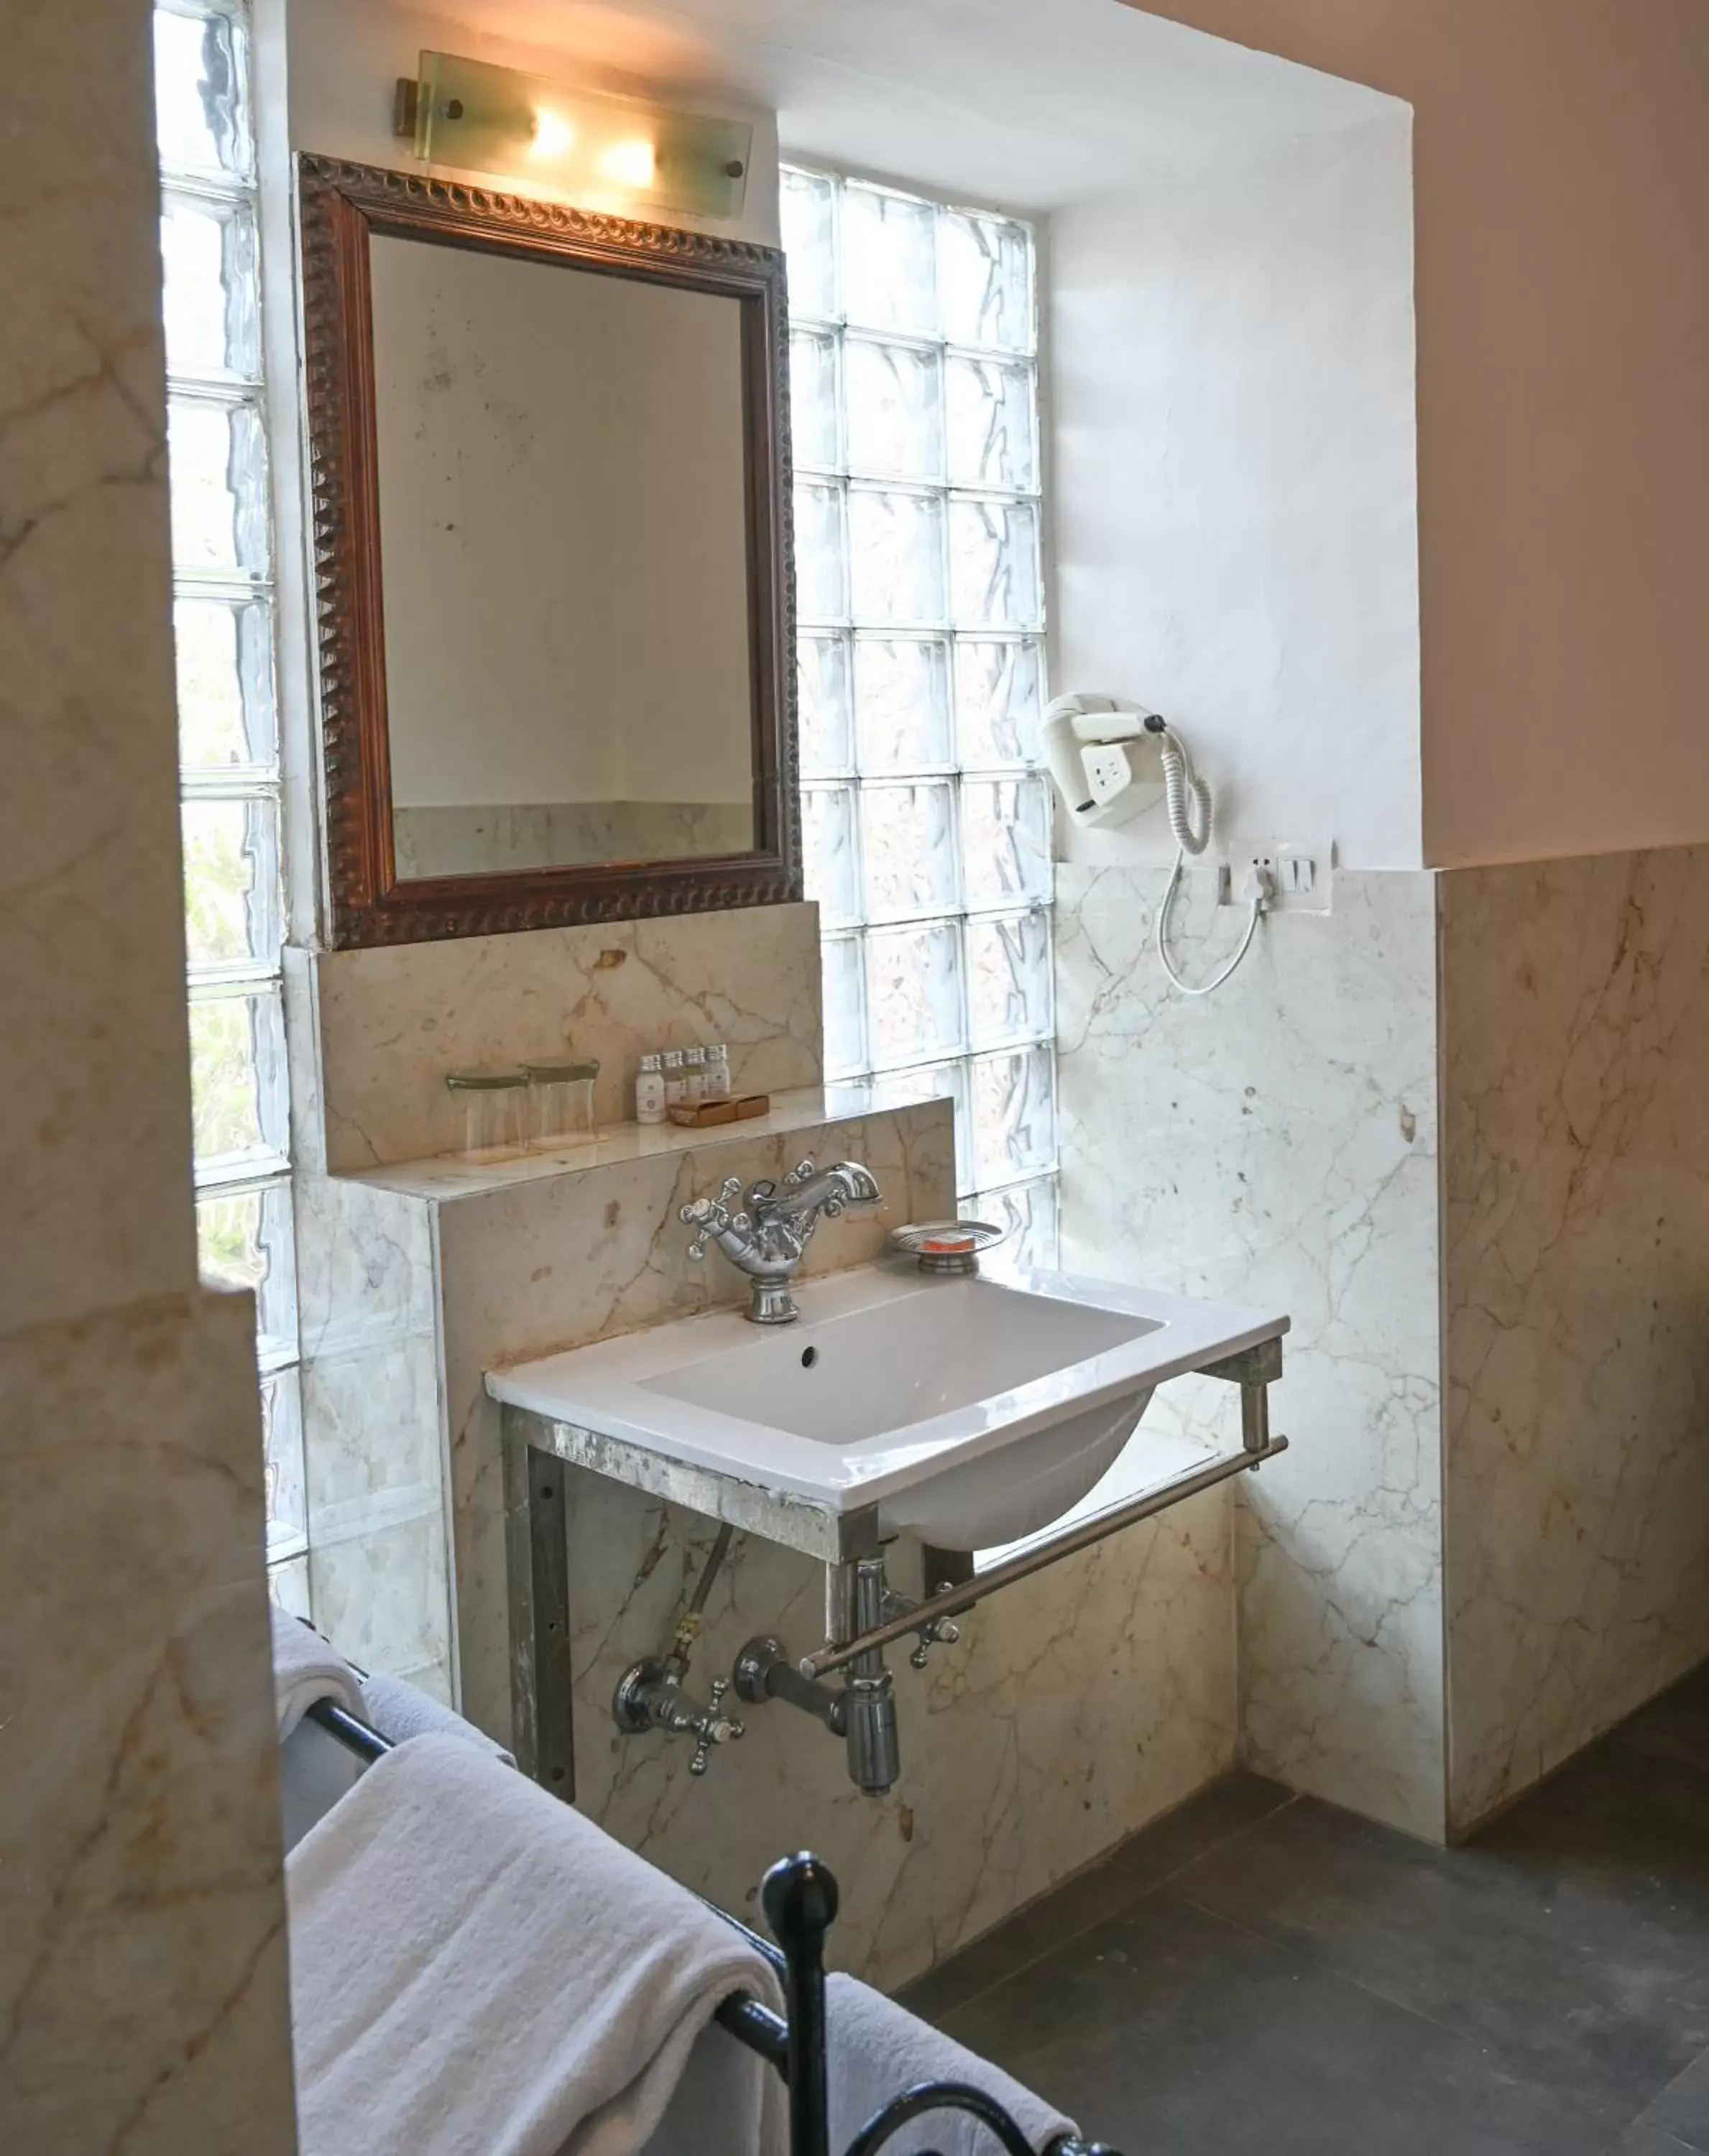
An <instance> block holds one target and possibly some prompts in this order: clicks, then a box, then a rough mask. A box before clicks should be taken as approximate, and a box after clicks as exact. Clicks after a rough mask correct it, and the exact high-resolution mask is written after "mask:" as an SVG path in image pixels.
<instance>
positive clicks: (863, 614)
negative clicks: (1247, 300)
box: [783, 167, 1056, 1263]
mask: <svg viewBox="0 0 1709 2156" xmlns="http://www.w3.org/2000/svg"><path fill="white" fill-rule="evenodd" d="M783 244H784V247H785V249H786V250H787V252H788V267H789V315H790V340H791V349H792V367H791V403H792V406H793V427H794V458H795V562H796V580H797V592H796V603H797V610H798V621H799V638H800V703H801V748H802V773H803V822H804V826H805V835H806V851H807V878H808V896H810V897H812V898H814V899H817V900H818V901H819V911H820V926H821V931H822V934H823V937H824V1003H825V1055H826V1072H827V1076H828V1077H829V1078H833V1079H848V1078H856V1079H859V1078H877V1077H882V1078H885V1079H889V1080H898V1081H903V1082H905V1083H906V1084H907V1085H908V1086H917V1088H918V1089H919V1090H920V1091H922V1092H947V1093H950V1094H952V1096H953V1097H954V1099H955V1102H956V1120H957V1130H958V1132H959V1133H960V1142H959V1148H958V1158H957V1180H958V1182H959V1184H960V1188H961V1195H962V1203H963V1205H964V1207H967V1206H971V1207H973V1209H976V1210H977V1211H978V1212H979V1213H980V1214H982V1215H983V1217H985V1218H988V1219H996V1220H998V1221H1000V1222H1006V1223H1008V1224H1009V1225H1010V1226H1011V1227H1013V1228H1014V1229H1015V1230H1016V1231H1017V1240H1018V1242H1019V1246H1020V1248H1021V1250H1023V1252H1024V1254H1025V1255H1028V1256H1029V1257H1031V1258H1033V1259H1034V1261H1035V1262H1039V1263H1050V1262H1053V1261H1054V1256H1055V1240H1056V1234H1055V1231H1056V1211H1055V1208H1056V1186H1055V1166H1056V1127H1055V1059H1054V1050H1053V1045H1052V1040H1053V1032H1054V1024H1053V1013H1052V1009H1051V949H1050V898H1051V883H1050V798H1049V794H1048V792H1047V790H1046V781H1045V780H1044V778H1043V777H1042V776H1041V775H1040V773H1039V770H1038V768H1037V757H1036V728H1037V722H1038V718H1039V711H1040V708H1041V705H1042V701H1043V696H1044V577H1043V569H1042V564H1041V548H1040V539H1041V533H1040V505H1039V377H1038V332H1037V295H1036V291H1035V284H1036V258H1035V251H1034V239H1033V234H1032V231H1031V229H1030V228H1029V227H1028V226H1027V225H1025V224H1024V223H1019V222H1018V221H1016V220H1014V219H1012V218H998V217H993V216H988V215H984V214H982V213H976V212H973V211H970V210H963V209H957V208H950V207H948V206H947V205H945V204H942V203H936V202H931V201H927V200H926V199H924V198H921V197H920V196H917V195H912V194H906V193H899V192H897V191H896V190H895V189H894V188H889V187H873V186H869V185H867V184H865V182H860V181H856V180H851V179H845V178H843V177H839V175H836V174H834V173H827V172H811V171H808V170H805V169H803V168H800V167H785V169H784V172H783Z"/></svg>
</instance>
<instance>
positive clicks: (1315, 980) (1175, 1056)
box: [1057, 865, 1444, 1838]
mask: <svg viewBox="0 0 1709 2156" xmlns="http://www.w3.org/2000/svg"><path fill="white" fill-rule="evenodd" d="M1165 874H1166V872H1165V871H1164V870H1161V869H1159V870H1152V869H1140V870H1127V869H1113V868H1111V869H1102V870H1092V869H1088V868H1085V867H1082V866H1078V865H1065V866H1063V867H1060V868H1059V870H1058V872H1057V975H1058V1009H1059V1014H1060V1016H1059V1025H1058V1034H1059V1070H1060V1086H1061V1101H1062V1158H1063V1190H1062V1219H1063V1262H1064V1264H1065V1265H1066V1266H1067V1267H1069V1268H1070V1270H1081V1271H1085V1272H1088V1273H1094V1274H1098V1273H1101V1274H1105V1275H1108V1276H1114V1277H1118V1278H1120V1277H1125V1278H1129V1279H1133V1280H1139V1281H1153V1282H1155V1283H1157V1284H1158V1285H1161V1286H1168V1287H1170V1288H1173V1289H1177V1290H1178V1291H1182V1292H1183V1293H1187V1294H1204V1295H1214V1296H1228V1297H1230V1298H1232V1299H1234V1300H1237V1301H1254V1302H1260V1303H1264V1304H1266V1305H1269V1304H1275V1303H1280V1305H1281V1306H1283V1307H1284V1308H1286V1309H1287V1310H1288V1311H1290V1312H1291V1314H1292V1317H1293V1322H1294V1329H1293V1332H1292V1333H1291V1337H1289V1339H1288V1341H1287V1342H1286V1374H1285V1376H1284V1378H1283V1379H1282V1382H1281V1383H1280V1386H1279V1387H1278V1388H1277V1389H1276V1398H1275V1404H1274V1414H1275V1427H1276V1428H1277V1429H1279V1430H1282V1431H1284V1432H1286V1434H1287V1435H1289V1436H1290V1437H1291V1440H1292V1441H1293V1447H1294V1449H1293V1450H1292V1451H1291V1452H1290V1454H1289V1455H1288V1456H1287V1457H1286V1459H1284V1460H1280V1461H1277V1462H1276V1463H1275V1465H1274V1466H1271V1467H1269V1468H1266V1469H1265V1471H1264V1472H1263V1474H1262V1476H1260V1477H1255V1478H1246V1479H1245V1480H1243V1481H1242V1482H1241V1483H1240V1485H1239V1494H1238V1496H1232V1497H1230V1499H1229V1502H1230V1504H1231V1506H1232V1508H1233V1511H1234V1520H1235V1526H1236V1536H1237V1541H1236V1551H1237V1554H1236V1567H1237V1574H1238V1589H1239V1598H1238V1608H1239V1670H1240V1676H1239V1751H1240V1756H1241V1757H1242V1758H1243V1759H1245V1761H1246V1762H1247V1763H1249V1764H1250V1765H1251V1766H1253V1767H1255V1768H1258V1769H1259V1770H1260V1772H1263V1773H1265V1774H1273V1775H1275V1776H1276V1777H1277V1778H1278V1779H1281V1780H1283V1781H1286V1782H1287V1783H1288V1784H1290V1785H1291V1787H1294V1788H1296V1789H1303V1790H1307V1791H1310V1792H1311V1793H1312V1794H1316V1795H1320V1796H1322V1797H1326V1798H1328V1799H1331V1800H1332V1801H1334V1802H1337V1803H1339V1804H1347V1805H1350V1806H1352V1807H1353V1808H1354V1809H1358V1810H1361V1811H1364V1812H1366V1813H1368V1814H1370V1815H1373V1816H1374V1817H1377V1818H1379V1819H1383V1820H1388V1821H1390V1822H1392V1823H1393V1824H1394V1825H1398V1826H1401V1827H1404V1828H1407V1829H1409V1830H1411V1831H1413V1832H1415V1833H1419V1834H1422V1835H1430V1836H1433V1837H1436V1838H1440V1835H1442V1833H1443V1831H1444V1815H1443V1774H1444V1764H1443V1741H1442V1704H1443V1702H1442V1609H1441V1597H1440V1570H1441V1552H1442V1526H1441V1519H1440V1368H1439V1363H1440V1356H1439V1343H1438V1334H1437V1310H1438V1285H1437V1162H1436V1134H1435V1123H1436V1070H1435V1056H1436V1035H1435V1003H1434V993H1435V990H1434V974H1435V948H1434V879H1433V878H1432V877H1430V876H1429V875H1424V874H1416V875H1411V874H1392V875H1348V874H1342V875H1338V876H1337V880H1336V885H1335V894H1334V911H1333V913H1332V914H1328V915H1294V916H1286V915H1285V916H1279V917H1276V918H1274V919H1272V920H1271V921H1270V922H1268V923H1267V924H1266V925H1265V928H1264V929H1263V930H1262V931H1261V932H1260V937H1259V940H1258V942H1257V943H1256V944H1255V947H1254V949H1253V952H1252V954H1251V956H1250V957H1249V958H1248V960H1247V961H1246V962H1245V966H1244V967H1243V968H1241V969H1240V971H1239V973H1237V974H1236V975H1235V977H1234V979H1233V980H1232V981H1231V982H1230V983H1229V984H1228V985H1227V986H1226V987H1225V988H1222V989H1221V990H1219V992H1218V993H1216V994H1215V995H1214V996H1211V997H1209V998H1204V999H1203V1000H1202V1001H1201V1000H1196V999H1195V1000H1188V998H1183V997H1182V996H1180V995H1178V994H1177V993H1175V992H1174V991H1173V990H1172V989H1170V988H1168V984H1167V983H1166V982H1165V981H1164V979H1163V977H1162V973H1161V971H1160V969H1159V968H1158V965H1157V958H1156V955H1155V952H1154V951H1153V950H1152V934H1153V923H1154V917H1155V909H1156V907H1157V904H1158V902H1159V901H1160V900H1161V898H1162V890H1163V884H1164V880H1165ZM1195 897H1196V900H1197V903H1196V904H1195V905H1194V906H1191V907H1183V908H1181V909H1180V911H1179V914H1178V924H1177V925H1178V942H1179V944H1180V947H1181V948H1182V951H1183V959H1184V962H1185V963H1186V964H1187V965H1188V968H1190V969H1191V971H1192V972H1193V973H1199V972H1203V971H1204V970H1206V969H1207V968H1209V967H1210V966H1211V965H1212V964H1213V962H1219V959H1220V957H1221V956H1222V955H1223V954H1224V947H1225V946H1226V944H1227V942H1228V939H1229V924H1230V920H1231V918H1232V916H1231V915H1230V914H1229V911H1227V910H1224V911H1222V912H1221V913H1220V914H1219V915H1218V914H1216V913H1214V912H1213V911H1212V910H1211V909H1209V907H1208V906H1203V893H1202V892H1200V893H1198V894H1195ZM1200 906H1203V911H1200V910H1199V908H1200ZM1150 1413H1151V1414H1152V1416H1153V1417H1157V1416H1158V1415H1162V1416H1164V1417H1179V1418H1181V1419H1183V1421H1185V1422H1186V1423H1188V1424H1193V1423H1195V1422H1197V1421H1198V1419H1200V1418H1202V1417H1209V1416H1215V1417H1218V1418H1219V1419H1222V1420H1221V1421H1220V1422H1219V1426H1225V1419H1226V1417H1227V1415H1228V1414H1229V1403H1228V1399H1227V1389H1226V1388H1225V1387H1221V1386H1218V1385H1215V1384H1214V1383H1209V1382H1207V1381H1198V1383H1197V1384H1196V1385H1190V1384H1183V1385H1181V1386H1178V1387H1171V1388H1169V1389H1168V1391H1166V1392H1165V1393H1163V1394H1160V1395H1159V1397H1158V1399H1157V1400H1156V1401H1155V1402H1154V1403H1153V1404H1152V1409H1151V1410H1150Z"/></svg>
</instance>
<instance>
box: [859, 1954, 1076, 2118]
mask: <svg viewBox="0 0 1709 2156" xmlns="http://www.w3.org/2000/svg"><path fill="white" fill-rule="evenodd" d="M825 2021H826V2046H825V2048H826V2053H827V2058H826V2066H827V2070H828V2072H829V2080H830V2097H831V2146H832V2148H847V2147H848V2145H849V2143H850V2142H851V2141H852V2140H853V2139H854V2136H855V2135H856V2134H857V2133H859V2132H860V2129H861V2128H862V2127H863V2126H865V2123H866V2122H867V2120H868V2119H870V2117H872V2116H873V2114H874V2113H875V2112H878V2111H881V2110H882V2109H883V2108H884V2107H885V2104H887V2103H888V2102H890V2099H891V2098H892V2097H898V2096H900V2095H901V2093H902V2092H903V2090H904V2089H911V2088H913V2087H916V2086H917V2085H918V2084H919V2083H920V2082H972V2084H973V2087H975V2088H977V2089H978V2090H980V2091H982V2092H983V2093H984V2094H985V2095H986V2096H988V2097H995V2099H996V2100H997V2102H998V2103H1000V2104H1001V2105H1002V2106H1003V2108H1004V2110H1005V2111H1007V2112H1008V2114H1009V2115H1010V2117H1012V2118H1013V2119H1014V2123H1015V2124H1016V2125H1017V2126H1018V2127H1019V2128H1020V2130H1021V2132H1022V2133H1024V2135H1025V2136H1026V2138H1027V2140H1028V2141H1029V2143H1030V2144H1031V2145H1032V2147H1034V2148H1038V2149H1044V2148H1049V2147H1050V2143H1052V2142H1053V2141H1056V2140H1060V2138H1062V2137H1063V2136H1064V2135H1067V2134H1078V2133H1079V2131H1080V2128H1078V2127H1077V2126H1076V2125H1075V2123H1074V2121H1073V2120H1072V2119H1071V2118H1065V2117H1063V2115H1062V2113H1061V2112H1060V2111H1058V2110H1056V2109H1055V2107H1054V2106H1052V2105H1050V2104H1048V2103H1046V2102H1044V2099H1043V2097H1036V2096H1034V2094H1033V2092H1032V2091H1031V2090H1030V2089H1025V2088H1023V2087H1021V2085H1020V2083H1019V2082H1017V2081H1011V2080H1010V2079H1009V2077H1008V2075H1007V2074H1005V2073H1003V2071H1001V2070H1000V2069H999V2068H998V2067H996V2066H993V2065H992V2064H991V2063H990V2061H988V2060H986V2059H982V2058H981V2057H980V2056H978V2053H977V2052H974V2051H965V2050H963V2048H962V2046H961V2045H959V2044H957V2043H955V2042H954V2041H952V2039H951V2038H949V2037H947V2036H943V2035H939V2034H938V2032H937V2030H936V2029H934V2028H932V2027H931V2025H929V2024H928V2023H926V2022H924V2021H922V2020H920V2018H919V2017H918V2015H913V2014H910V2013H909V2012H908V2010H907V2009H906V2007H904V2006H898V2005H896V2001H895V2000H894V1999H886V1998H885V1996H884V1994H882V1992H878V1991H874V1990H873V1989H871V1988H870V1985H867V1984H860V1983H858V1982H857V1981H856V1980H855V1979H854V1977H852V1976H841V1975H834V1976H831V1977H829V1978H828V1979H826V1983H825ZM904 2138H905V2140H906V2136H905V2137H904ZM913 2138H914V2140H915V2141H917V2142H919V2143H921V2145H922V2146H925V2147H929V2148H932V2149H934V2150H936V2151H937V2152H938V2156H992V2151H993V2148H995V2146H996V2144H995V2143H994V2142H993V2139H992V2138H991V2133H990V2129H989V2128H988V2127H984V2126H982V2125H980V2124H979V2123H978V2120H977V2119H974V2118H972V2117H969V2116H968V2114H967V2112H964V2111H962V2112H957V2111H934V2112H926V2113H924V2114H922V2116H921V2119H920V2122H919V2123H918V2124H917V2125H916V2127H915V2128H914V2131H913Z"/></svg>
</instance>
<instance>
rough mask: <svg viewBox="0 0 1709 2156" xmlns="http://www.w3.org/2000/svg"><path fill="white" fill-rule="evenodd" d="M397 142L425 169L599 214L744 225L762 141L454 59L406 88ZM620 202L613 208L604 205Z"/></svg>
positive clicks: (739, 126) (738, 126)
mask: <svg viewBox="0 0 1709 2156" xmlns="http://www.w3.org/2000/svg"><path fill="white" fill-rule="evenodd" d="M394 131H395V132H396V133H397V134H398V135H400V136H407V137H408V139H409V141H410V142H411V143H412V145H413V148H414V151H415V154H416V156H417V157H419V158H421V159H422V160H423V162H424V163H429V164H436V165H456V166H459V167H462V168H463V169H464V170H467V171H473V172H501V173H506V174H519V173H527V174H528V175H530V176H531V177H532V178H533V179H536V180H538V181H541V182H547V183H549V184H550V185H552V186H553V187H562V188H563V189H564V190H566V191H567V193H570V194H572V196H573V197H574V198H575V199H576V200H577V202H579V203H583V204H584V205H586V206H587V207H589V208H622V209H665V210H677V211H688V212H690V213H693V214H695V215H698V216H701V217H740V216H741V214H742V203H743V200H744V198H745V197H746V195H747V172H748V164H749V161H750V159H751V157H752V151H753V130H752V127H749V126H745V125H743V123H742V121H736V120H719V119H714V118H712V117H711V115H707V114H705V113H699V112H678V111H675V110H672V109H671V108H670V106H668V105H655V104H653V103H650V102H645V101H643V100H641V99H639V98H634V97H613V96H612V95H609V94H608V92H606V91H603V90H582V89H579V88H577V87H576V86H575V85H572V84H569V83H563V82H554V81H552V80H551V78H550V77H548V76H546V75H539V74H523V73H522V72H521V69H517V68H506V67H495V66H493V65H492V64H491V63H490V61H487V60H470V59H461V58H459V56H458V54H455V53H431V52H426V53H423V54H422V56H421V61H420V72H419V74H418V75H417V76H416V77H415V78H414V79H413V80H412V79H411V78H409V77H408V76H405V77H403V78H402V79H401V80H399V82H398V99H397V105H396V112H395V120H394ZM605 197H612V198H615V199H614V200H613V201H612V202H607V201H605V200H603V199H602V198H605Z"/></svg>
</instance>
